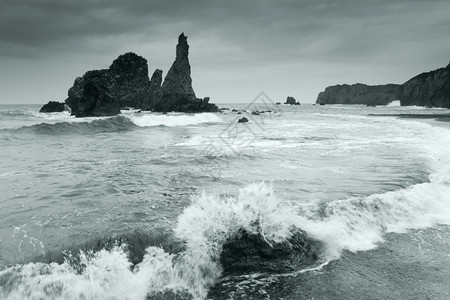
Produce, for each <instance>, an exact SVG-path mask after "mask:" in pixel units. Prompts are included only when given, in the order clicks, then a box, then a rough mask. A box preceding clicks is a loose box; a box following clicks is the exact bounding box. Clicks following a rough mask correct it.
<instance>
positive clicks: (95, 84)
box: [66, 52, 149, 117]
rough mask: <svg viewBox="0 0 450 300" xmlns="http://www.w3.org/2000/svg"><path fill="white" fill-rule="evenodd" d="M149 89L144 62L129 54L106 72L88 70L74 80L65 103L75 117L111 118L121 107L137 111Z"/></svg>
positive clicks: (114, 62) (122, 56)
mask: <svg viewBox="0 0 450 300" xmlns="http://www.w3.org/2000/svg"><path fill="white" fill-rule="evenodd" d="M148 87H149V80H148V67H147V60H146V59H145V58H143V57H141V56H138V55H136V54H134V53H131V52H129V53H125V54H123V55H120V56H119V57H118V58H117V59H115V60H114V61H113V63H112V64H111V66H110V67H109V69H103V70H94V71H88V72H86V74H84V75H83V77H78V78H77V79H75V83H74V85H73V86H72V87H71V88H70V89H69V93H68V94H69V97H68V98H67V99H66V103H67V105H69V107H70V108H71V109H72V114H73V115H75V116H77V117H89V116H113V115H117V114H119V113H120V108H121V107H136V108H140V107H141V106H142V102H143V100H144V98H145V95H146V93H147V89H148Z"/></svg>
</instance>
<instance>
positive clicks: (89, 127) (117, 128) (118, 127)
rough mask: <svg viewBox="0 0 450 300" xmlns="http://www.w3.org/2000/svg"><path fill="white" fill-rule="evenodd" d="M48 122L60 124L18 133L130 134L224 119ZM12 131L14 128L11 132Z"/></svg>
mask: <svg viewBox="0 0 450 300" xmlns="http://www.w3.org/2000/svg"><path fill="white" fill-rule="evenodd" d="M45 119H46V120H47V121H53V122H56V123H48V122H46V123H40V124H34V125H31V126H23V127H20V128H18V129H16V130H19V131H25V132H32V133H37V134H50V135H53V134H55V135H58V134H96V133H107V132H121V131H129V130H133V129H136V128H140V127H154V126H168V127H173V126H187V125H198V124H211V123H219V122H221V119H220V118H219V117H218V116H217V115H215V114H213V113H202V114H192V115H190V114H167V115H161V114H142V115H138V114H127V115H118V116H115V117H107V118H105V117H102V118H87V119H76V118H73V117H71V116H70V115H68V114H67V113H59V114H46V117H45ZM58 121H59V122H58ZM8 130H10V129H8Z"/></svg>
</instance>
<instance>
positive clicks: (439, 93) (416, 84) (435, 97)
mask: <svg viewBox="0 0 450 300" xmlns="http://www.w3.org/2000/svg"><path fill="white" fill-rule="evenodd" d="M398 98H399V100H400V104H401V105H402V106H408V105H418V106H428V107H446V108H450V63H449V64H448V65H447V67H445V68H440V69H437V70H434V71H431V72H426V73H422V74H420V75H417V76H416V77H413V78H411V79H410V80H408V81H407V82H405V83H404V84H403V86H402V89H401V91H400V94H399V97H398Z"/></svg>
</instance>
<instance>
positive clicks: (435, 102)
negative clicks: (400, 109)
mask: <svg viewBox="0 0 450 300" xmlns="http://www.w3.org/2000/svg"><path fill="white" fill-rule="evenodd" d="M394 100H400V104H401V105H402V106H410V105H417V106H426V107H445V108H450V64H449V65H447V67H445V68H440V69H437V70H434V71H430V72H425V73H422V74H420V75H417V76H415V77H413V78H411V79H410V80H408V81H407V82H405V83H403V84H386V85H376V86H370V85H366V84H362V83H357V84H353V85H348V84H342V85H334V86H329V87H327V88H326V89H325V91H323V92H321V93H319V95H318V97H317V100H316V103H320V104H365V105H368V106H375V105H386V104H388V103H390V102H392V101H394Z"/></svg>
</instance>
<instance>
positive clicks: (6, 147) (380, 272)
mask: <svg viewBox="0 0 450 300" xmlns="http://www.w3.org/2000/svg"><path fill="white" fill-rule="evenodd" d="M224 106H226V107H227V108H229V109H225V110H223V112H222V113H203V114H181V113H168V114H159V113H151V112H140V111H132V110H131V111H122V114H121V115H119V116H115V117H102V118H74V117H73V116H70V114H69V113H67V112H63V113H49V114H46V113H38V110H39V106H36V105H0V149H1V152H0V299H449V298H450V285H449V284H448V283H449V278H450V254H449V252H448V249H449V247H450V156H449V155H448V153H449V149H450V123H447V122H438V121H434V120H432V119H412V118H399V117H398V116H397V115H398V114H415V115H417V114H423V115H426V114H432V115H437V114H445V113H447V110H445V109H425V108H418V107H410V108H407V107H400V106H398V105H397V103H394V104H392V105H389V106H386V107H366V106H360V105H347V106H346V105H325V106H319V105H307V104H306V105H304V104H302V105H301V106H285V105H273V104H271V103H259V104H258V103H253V104H251V105H250V106H249V105H244V104H227V105H224ZM232 109H236V110H237V111H241V112H242V113H241V114H237V111H232ZM256 109H257V110H259V111H265V112H264V113H261V114H259V115H252V114H251V113H250V112H251V111H252V110H256ZM377 115H379V116H377ZM389 115H391V116H389ZM242 116H246V117H247V118H248V119H249V122H248V123H242V124H238V123H237V120H238V119H239V118H241V117H242ZM292 228H300V229H301V230H304V231H305V232H306V233H307V235H308V239H309V241H310V243H311V245H312V251H313V252H314V260H312V261H310V262H308V263H307V264H301V265H295V264H291V267H290V269H289V270H286V269H280V270H273V269H270V270H266V269H264V270H263V269H261V270H256V271H255V270H254V269H252V270H251V271H240V272H227V271H226V270H227V266H226V265H223V260H222V257H221V256H222V254H223V247H224V245H225V244H226V243H227V242H228V241H229V240H230V239H232V238H235V237H237V236H239V235H240V234H241V233H242V231H243V230H244V231H245V232H250V233H255V234H259V235H261V236H262V238H263V240H264V241H265V242H266V243H267V244H268V245H274V244H276V243H280V242H285V241H289V239H290V238H291V237H292V235H293V232H292ZM285 264H286V265H289V264H290V263H289V262H285Z"/></svg>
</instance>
